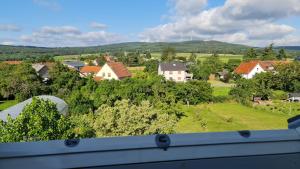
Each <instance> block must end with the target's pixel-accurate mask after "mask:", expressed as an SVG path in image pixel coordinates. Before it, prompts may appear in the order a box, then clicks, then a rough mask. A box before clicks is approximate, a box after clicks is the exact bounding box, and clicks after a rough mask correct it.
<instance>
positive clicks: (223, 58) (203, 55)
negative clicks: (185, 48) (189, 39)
mask: <svg viewBox="0 0 300 169" xmlns="http://www.w3.org/2000/svg"><path fill="white" fill-rule="evenodd" d="M196 55H197V59H198V60H199V61H204V60H205V59H207V58H208V57H211V55H212V54H207V53H197V54H196ZM151 56H152V58H155V59H159V58H160V56H161V53H151ZM176 56H177V57H180V56H181V57H186V58H189V57H190V56H191V53H176ZM219 57H220V60H221V61H223V62H224V63H226V62H228V60H229V59H240V60H242V58H243V55H233V54H219Z"/></svg>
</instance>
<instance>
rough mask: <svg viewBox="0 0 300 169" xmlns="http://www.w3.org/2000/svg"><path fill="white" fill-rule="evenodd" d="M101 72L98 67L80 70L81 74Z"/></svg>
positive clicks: (85, 67)
mask: <svg viewBox="0 0 300 169" xmlns="http://www.w3.org/2000/svg"><path fill="white" fill-rule="evenodd" d="M100 70H101V67H100V66H84V67H82V68H81V69H80V72H81V73H94V74H96V73H98V72H99V71H100Z"/></svg>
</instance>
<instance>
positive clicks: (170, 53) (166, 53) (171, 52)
mask: <svg viewBox="0 0 300 169" xmlns="http://www.w3.org/2000/svg"><path fill="white" fill-rule="evenodd" d="M175 57H176V50H175V49H174V48H171V47H167V48H165V49H163V51H162V54H161V60H162V61H172V60H174V59H175Z"/></svg>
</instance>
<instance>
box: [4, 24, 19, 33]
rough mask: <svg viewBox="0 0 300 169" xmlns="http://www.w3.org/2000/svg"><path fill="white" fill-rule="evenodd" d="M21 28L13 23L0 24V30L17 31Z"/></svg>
mask: <svg viewBox="0 0 300 169" xmlns="http://www.w3.org/2000/svg"><path fill="white" fill-rule="evenodd" d="M21 30H22V28H21V27H19V26H17V25H14V24H0V31H12V32H19V31H21Z"/></svg>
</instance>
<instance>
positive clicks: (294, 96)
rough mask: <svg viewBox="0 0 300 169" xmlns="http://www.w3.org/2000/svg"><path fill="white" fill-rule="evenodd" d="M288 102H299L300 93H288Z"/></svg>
mask: <svg viewBox="0 0 300 169" xmlns="http://www.w3.org/2000/svg"><path fill="white" fill-rule="evenodd" d="M288 100H289V101H291V102H300V93H290V94H289V96H288Z"/></svg>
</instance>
